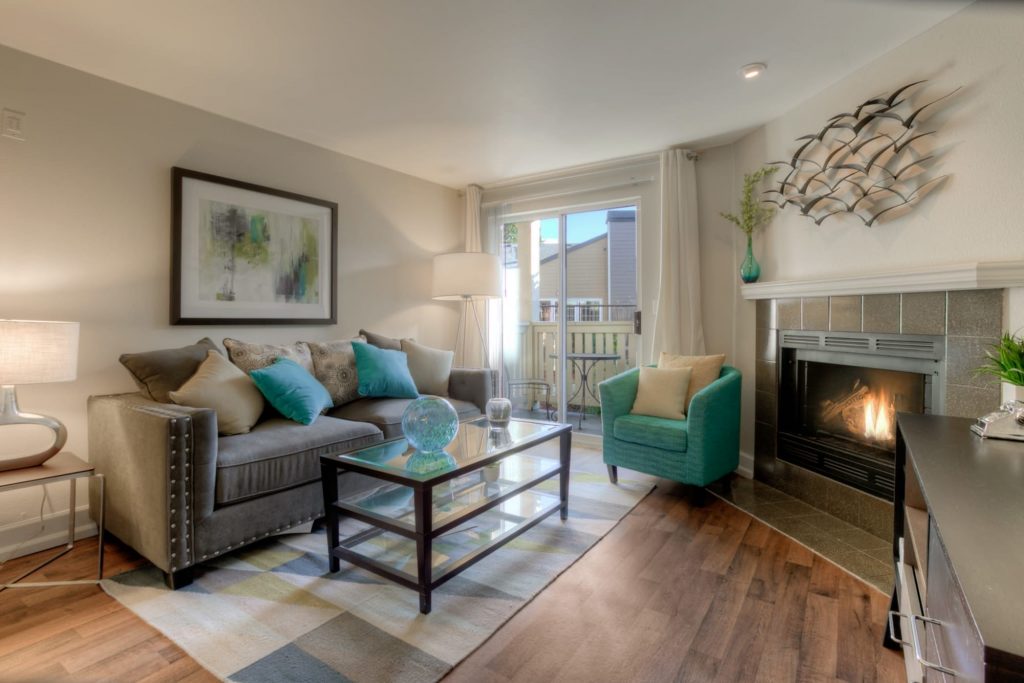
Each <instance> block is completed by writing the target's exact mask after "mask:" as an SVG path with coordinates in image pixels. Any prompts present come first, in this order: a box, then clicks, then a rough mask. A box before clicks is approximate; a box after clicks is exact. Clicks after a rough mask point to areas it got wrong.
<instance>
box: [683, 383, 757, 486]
mask: <svg viewBox="0 0 1024 683" xmlns="http://www.w3.org/2000/svg"><path fill="white" fill-rule="evenodd" d="M742 382H743V378H742V375H741V374H740V371H739V370H737V369H736V368H734V367H731V366H724V367H723V368H722V373H721V375H719V377H718V379H716V380H715V381H714V382H712V383H711V384H709V385H707V386H706V387H704V388H703V389H701V390H700V391H698V392H697V393H696V394H694V395H693V398H692V399H690V407H689V411H688V412H687V414H686V419H687V422H688V423H689V424H688V426H687V432H688V438H689V445H688V447H687V450H689V451H693V452H697V453H701V454H702V455H703V457H702V458H701V459H700V460H697V459H694V460H692V461H691V462H689V463H688V464H687V466H688V467H691V466H692V467H699V468H700V469H701V470H702V471H701V473H700V476H696V475H697V473H696V472H694V475H695V476H694V478H693V480H694V481H703V482H711V481H714V480H716V479H718V478H719V477H722V476H724V475H726V474H728V473H729V472H731V471H733V470H734V469H736V467H737V466H739V453H740V405H741V388H742Z"/></svg>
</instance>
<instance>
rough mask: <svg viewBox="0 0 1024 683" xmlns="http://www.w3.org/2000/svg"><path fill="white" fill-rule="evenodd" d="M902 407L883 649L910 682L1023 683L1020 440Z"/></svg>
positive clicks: (1023, 465) (1023, 467) (1023, 468)
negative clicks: (892, 570) (897, 652)
mask: <svg viewBox="0 0 1024 683" xmlns="http://www.w3.org/2000/svg"><path fill="white" fill-rule="evenodd" d="M971 422H972V420H968V419H964V418H953V417H942V416H937V415H911V414H906V413H901V414H900V415H899V418H898V428H897V437H896V491H895V494H896V495H895V509H894V533H893V560H894V562H895V566H896V587H895V590H894V592H893V598H892V610H893V611H892V612H890V615H889V617H890V618H889V628H888V629H887V630H886V643H885V644H886V645H887V646H889V647H893V648H902V649H903V656H904V661H905V662H906V666H907V680H908V682H909V683H920V682H921V681H927V683H935V682H936V681H942V682H944V683H945V682H948V683H954V682H955V683H961V682H963V681H970V682H972V683H973V682H975V681H999V682H1004V681H1022V682H1024V443H1017V442H1012V441H998V440H992V439H981V438H979V437H977V436H975V435H974V434H973V433H971V431H970V425H971Z"/></svg>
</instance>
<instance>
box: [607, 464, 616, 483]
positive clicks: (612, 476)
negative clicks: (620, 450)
mask: <svg viewBox="0 0 1024 683" xmlns="http://www.w3.org/2000/svg"><path fill="white" fill-rule="evenodd" d="M608 479H609V480H610V481H611V482H612V483H613V484H618V483H619V468H618V467H616V466H615V465H608Z"/></svg>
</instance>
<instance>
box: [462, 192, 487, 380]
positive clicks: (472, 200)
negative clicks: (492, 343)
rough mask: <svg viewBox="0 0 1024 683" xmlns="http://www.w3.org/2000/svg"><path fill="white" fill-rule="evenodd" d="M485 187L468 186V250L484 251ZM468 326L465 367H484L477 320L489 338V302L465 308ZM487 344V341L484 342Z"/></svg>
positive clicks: (464, 357)
mask: <svg viewBox="0 0 1024 683" xmlns="http://www.w3.org/2000/svg"><path fill="white" fill-rule="evenodd" d="M482 193H483V189H482V188H481V187H480V186H479V185H469V186H467V187H466V251H470V252H478V251H483V240H482V235H481V232H480V198H481V196H482ZM465 316H466V319H465V320H463V321H462V323H463V324H464V325H466V326H467V334H466V335H465V340H466V341H465V348H464V349H463V351H462V358H463V367H467V368H482V367H484V352H483V349H482V348H481V346H480V334H479V332H478V328H477V321H479V322H480V326H481V327H482V328H483V333H484V339H485V340H486V339H487V303H486V302H481V301H477V300H473V301H471V302H470V303H469V305H468V306H467V308H466V310H465ZM484 343H485V344H486V341H485V342H484Z"/></svg>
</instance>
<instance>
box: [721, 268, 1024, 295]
mask: <svg viewBox="0 0 1024 683" xmlns="http://www.w3.org/2000/svg"><path fill="white" fill-rule="evenodd" d="M1005 287H1024V261H981V262H974V263H957V264H952V265H944V266H923V267H917V268H907V269H905V270H899V271H887V272H874V273H858V274H847V275H835V276H831V277H823V278H813V279H807V280H783V281H775V282H756V283H754V284H751V285H743V286H742V287H741V288H740V291H741V292H742V294H743V298H744V299H750V300H754V299H787V298H791V297H812V296H842V295H849V294H896V293H907V292H937V291H949V290H962V289H1002V288H1005Z"/></svg>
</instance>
